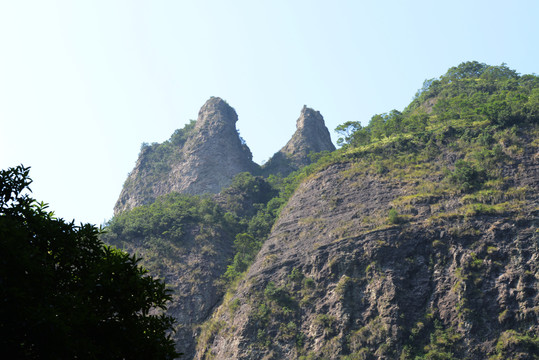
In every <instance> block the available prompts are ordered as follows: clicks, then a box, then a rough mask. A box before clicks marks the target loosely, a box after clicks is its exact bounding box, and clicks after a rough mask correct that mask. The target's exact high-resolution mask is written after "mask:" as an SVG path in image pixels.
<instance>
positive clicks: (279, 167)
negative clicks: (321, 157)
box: [264, 105, 335, 176]
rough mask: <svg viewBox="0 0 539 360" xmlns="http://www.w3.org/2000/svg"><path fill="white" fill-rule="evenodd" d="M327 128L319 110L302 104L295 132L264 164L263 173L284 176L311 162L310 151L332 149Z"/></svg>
mask: <svg viewBox="0 0 539 360" xmlns="http://www.w3.org/2000/svg"><path fill="white" fill-rule="evenodd" d="M333 150H335V145H333V143H332V142H331V136H330V134H329V130H328V129H327V127H326V124H325V122H324V118H323V117H322V115H321V114H320V112H319V111H316V110H313V109H311V108H309V107H307V106H306V105H304V106H303V109H302V110H301V114H300V116H299V118H298V120H297V121H296V132H295V133H294V135H292V138H291V139H290V140H289V141H288V143H286V145H285V146H284V147H283V148H282V149H281V150H279V151H278V152H277V153H275V155H273V157H272V158H271V159H270V160H269V161H268V162H267V163H266V164H265V165H264V173H265V174H267V175H269V174H281V175H283V176H286V175H288V174H290V173H291V172H293V171H296V170H298V169H299V168H301V167H303V166H306V165H309V164H310V163H311V157H310V154H311V153H319V152H322V151H333Z"/></svg>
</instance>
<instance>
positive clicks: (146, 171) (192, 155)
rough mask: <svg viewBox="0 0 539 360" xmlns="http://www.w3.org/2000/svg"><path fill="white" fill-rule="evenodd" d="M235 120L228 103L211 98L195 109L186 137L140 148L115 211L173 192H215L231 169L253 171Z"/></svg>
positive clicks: (231, 175) (225, 183) (233, 172)
mask: <svg viewBox="0 0 539 360" xmlns="http://www.w3.org/2000/svg"><path fill="white" fill-rule="evenodd" d="M237 121H238V115H237V114H236V111H235V110H234V109H233V108H232V107H231V106H230V105H228V104H227V103H226V102H225V101H224V100H222V99H220V98H218V97H212V98H210V99H209V100H208V101H207V102H206V103H205V104H204V106H202V108H201V109H200V112H199V114H198V119H197V121H196V124H195V126H194V129H192V130H190V131H189V133H188V134H187V135H188V136H187V139H186V141H185V142H180V143H179V144H174V143H173V142H170V141H169V142H168V143H166V144H154V145H152V146H147V147H145V148H144V147H143V149H142V150H141V152H140V155H139V159H138V161H137V163H136V165H135V168H134V170H133V171H132V172H131V173H130V174H129V176H128V178H127V180H126V182H125V184H124V188H123V189H122V192H121V194H120V198H119V199H118V201H117V203H116V206H115V207H114V213H115V214H117V213H119V212H121V211H125V210H129V209H132V208H134V207H136V206H139V205H143V204H148V203H151V202H153V201H154V200H155V199H156V198H157V197H158V196H160V195H165V194H168V193H170V192H173V191H177V192H180V193H186V194H192V195H199V194H216V193H218V192H219V191H221V189H222V188H223V187H226V186H228V185H230V183H231V181H232V179H233V178H234V176H235V175H236V174H238V173H240V172H244V171H248V172H253V171H256V169H257V168H258V165H256V164H255V163H254V162H253V161H252V154H251V151H250V150H249V148H248V147H247V145H245V143H244V142H243V141H242V139H241V138H240V136H239V134H238V132H237V130H236V122H237ZM164 145H167V147H165V146H164Z"/></svg>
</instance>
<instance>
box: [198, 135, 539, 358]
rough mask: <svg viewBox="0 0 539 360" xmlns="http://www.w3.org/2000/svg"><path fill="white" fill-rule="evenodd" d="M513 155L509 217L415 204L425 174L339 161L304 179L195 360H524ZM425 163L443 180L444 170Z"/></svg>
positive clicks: (528, 322)
mask: <svg viewBox="0 0 539 360" xmlns="http://www.w3.org/2000/svg"><path fill="white" fill-rule="evenodd" d="M528 141H531V140H530V139H528ZM523 149H524V153H523V154H511V153H510V151H509V150H507V153H506V156H507V158H506V160H505V161H504V162H503V163H499V164H498V165H497V166H498V167H499V169H500V171H501V173H500V174H499V175H500V178H501V179H504V182H505V184H506V185H505V186H506V187H505V189H506V191H507V193H505V195H504V196H505V200H506V201H507V204H510V203H511V204H515V207H513V205H504V206H506V208H504V210H502V211H500V210H493V209H489V210H487V209H486V208H483V207H481V206H479V205H474V206H470V201H471V200H470V196H469V195H466V194H462V193H461V194H459V193H451V192H449V190H447V191H446V190H444V191H439V192H438V191H435V192H431V193H430V194H425V193H423V190H422V188H418V186H417V185H418V184H419V183H421V186H424V185H425V184H430V185H429V186H442V185H435V184H443V183H444V181H445V180H444V178H445V177H446V175H444V172H443V171H439V170H437V169H439V168H438V167H435V168H430V166H431V165H432V164H431V165H429V162H427V161H423V162H421V161H420V162H419V163H416V164H415V165H414V166H415V167H416V168H429V171H427V172H426V173H423V172H422V173H420V174H419V175H418V174H417V173H416V172H415V171H416V170H412V169H407V170H402V169H399V171H397V172H392V170H387V169H386V170H385V171H373V168H372V167H369V166H368V162H370V160H366V161H363V160H360V161H358V160H355V159H354V156H348V157H345V158H343V160H342V161H340V162H337V163H334V164H333V165H330V166H329V167H327V168H325V169H324V170H322V171H320V172H318V173H316V174H315V175H314V176H311V177H310V178H308V180H307V181H305V182H303V183H302V184H301V185H300V187H299V188H298V189H297V190H296V192H295V193H294V195H293V196H292V198H291V199H290V200H289V202H288V204H287V206H286V207H285V208H284V209H283V211H282V212H281V215H280V217H279V219H278V220H277V223H276V224H275V226H274V228H273V231H272V233H271V235H270V237H269V239H268V240H267V241H266V242H265V243H264V245H263V247H262V250H261V251H260V252H259V254H258V256H257V258H256V260H255V262H254V264H253V265H252V266H251V268H250V270H249V271H248V273H247V274H246V276H245V279H244V280H243V281H242V282H241V283H240V284H239V285H238V287H237V288H236V289H234V291H233V292H232V294H233V295H232V296H230V297H229V298H228V299H227V301H225V302H224V303H223V304H222V305H221V306H220V307H219V308H218V309H217V310H216V311H215V313H214V315H213V317H212V319H211V320H210V321H209V322H208V325H207V328H208V329H212V330H211V331H206V332H205V333H203V334H202V336H201V339H202V340H203V341H200V342H199V345H198V353H197V359H210V358H211V359H213V358H215V359H296V358H302V356H303V358H304V359H397V358H403V359H413V358H414V357H415V356H416V355H423V356H426V357H425V358H447V359H453V358H454V359H486V358H488V357H489V356H494V354H495V353H496V351H498V354H505V356H509V357H510V358H518V359H533V358H535V357H533V356H536V355H533V356H532V355H531V354H532V353H533V352H535V351H537V350H538V349H539V348H538V347H537V345H538V344H537V340H533V339H534V338H533V336H537V334H538V333H539V325H538V324H539V321H538V320H539V319H538V317H539V311H538V306H539V275H538V274H539V252H538V247H537V246H538V245H537V244H538V242H537V241H538V233H537V226H538V224H539V221H538V215H539V213H538V210H537V206H538V204H539V198H538V196H537V194H538V193H539V192H538V190H539V162H538V160H539V153H537V147H536V146H531V145H530V142H528V143H527V145H525V146H524V147H523ZM346 158H348V159H346ZM437 160H438V165H437V166H439V167H444V166H447V167H449V168H452V167H453V166H454V165H455V162H456V156H455V153H453V152H451V151H444V152H443V153H441V154H440V155H439V156H438V157H437ZM404 169H406V168H404ZM402 171H406V172H405V174H407V176H403V175H402ZM399 172H400V174H401V175H400V176H396V174H397V173H399ZM417 176H419V177H417ZM419 179H421V181H419ZM442 188H443V186H442ZM449 188H450V186H449V185H448V187H447V189H449ZM510 189H513V190H510ZM517 192H518V193H520V195H515V196H516V197H512V196H513V195H509V193H512V194H516V193H517ZM483 206H484V205H483ZM392 210H395V212H394V213H393V214H394V216H393V215H391V214H392V212H391V211H392ZM526 334H529V335H526ZM533 334H535V335H533ZM535 339H536V338H535ZM429 356H430V357H429ZM436 356H438V357H436ZM443 356H445V357H443ZM500 356H502V357H492V358H493V359H494V358H496V359H498V358H500V359H501V358H504V357H503V356H504V355H500ZM422 358H423V357H422Z"/></svg>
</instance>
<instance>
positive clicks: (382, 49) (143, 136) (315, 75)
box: [0, 0, 539, 225]
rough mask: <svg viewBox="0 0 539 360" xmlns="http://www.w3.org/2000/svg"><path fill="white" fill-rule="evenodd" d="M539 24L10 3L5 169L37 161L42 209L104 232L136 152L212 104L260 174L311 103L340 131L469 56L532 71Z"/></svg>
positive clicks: (362, 5) (283, 10)
mask: <svg viewBox="0 0 539 360" xmlns="http://www.w3.org/2000/svg"><path fill="white" fill-rule="evenodd" d="M538 19H539V1H537V0H529V1H519V0H515V1H507V0H505V1H498V0H489V1H484V0H466V1H461V0H457V1H455V0H452V1H433V0H429V1H413V0H409V1H404V0H401V1H398V0H394V1H388V0H386V1H384V0H376V1H375V0H372V1H361V0H356V1H339V0H332V1H329V0H328V1H315V0H310V1H299V0H271V1H269V0H267V1H255V0H246V1H234V0H227V1H223V0H214V1H210V0H198V1H194V0H193V1H187V0H186V1H181V0H175V1H172V0H170V1H164V0H162V1H160V0H152V1H149V0H147V1H141V0H126V1H120V0H91V1H90V0H89V1H83V0H81V1H73V0H65V1H54V0H36V1H30V0H25V1H22V0H18V1H14V0H0V168H2V169H5V168H7V167H10V166H15V165H18V164H21V163H22V164H24V165H25V166H31V167H32V170H31V177H32V178H33V180H34V183H33V185H32V190H33V196H34V197H35V198H36V199H38V200H40V201H45V202H48V203H49V204H50V208H51V210H54V211H55V212H56V213H57V215H58V216H60V217H63V218H65V219H67V220H72V219H75V220H76V222H77V223H78V222H91V223H94V224H98V225H99V224H102V223H103V222H104V221H105V220H108V219H110V217H111V216H112V208H113V206H114V203H115V202H116V199H117V198H118V195H119V193H120V190H121V187H122V184H123V182H124V180H125V179H126V177H127V174H128V172H129V171H131V170H132V168H133V167H134V165H135V161H136V159H137V156H138V152H139V149H140V145H141V143H142V142H149V143H151V142H162V141H164V140H166V139H168V138H169V137H170V135H171V134H172V132H173V131H174V130H175V129H178V128H181V127H183V125H184V124H185V123H187V122H188V121H189V120H190V119H196V117H197V114H198V110H199V109H200V107H201V106H202V105H203V104H204V102H205V101H206V100H207V99H208V98H209V97H210V96H219V97H222V98H223V99H225V100H226V101H227V102H228V103H229V104H230V105H231V106H233V107H234V108H235V109H236V112H237V113H238V116H239V121H238V123H237V128H238V129H239V131H240V133H241V135H242V137H243V138H244V139H245V140H246V141H247V144H248V146H249V147H250V148H251V151H252V152H253V155H254V160H255V161H256V162H258V163H262V162H264V161H266V160H267V159H268V158H269V157H270V156H271V155H272V154H273V153H274V152H276V151H277V150H279V149H280V148H281V147H282V146H283V145H284V144H285V143H286V142H287V141H288V139H289V138H290V137H291V136H292V134H293V132H294V131H295V123H296V119H297V118H298V116H299V114H300V111H301V108H302V107H303V105H304V104H305V105H307V106H309V107H312V108H314V109H316V110H319V111H320V112H321V113H322V115H323V116H324V118H325V121H326V125H327V126H328V128H329V129H330V131H331V132H333V129H334V128H335V127H336V126H337V125H339V124H341V123H343V122H345V121H348V120H355V121H361V122H362V123H363V124H367V123H368V121H369V119H370V118H371V117H372V116H373V115H374V114H378V113H384V112H388V111H390V110H392V109H397V110H402V109H403V108H404V107H405V106H406V105H407V104H408V103H409V102H410V100H411V99H412V98H413V96H414V94H415V92H416V91H417V89H419V88H420V87H421V86H422V83H423V81H424V80H425V79H428V78H433V77H438V76H440V75H442V74H443V73H445V72H446V71H447V69H448V68H449V67H451V66H456V65H458V64H459V63H461V62H463V61H469V60H477V61H479V62H484V63H487V64H491V65H500V64H501V63H502V62H505V63H507V65H508V66H509V67H510V68H512V69H515V70H516V71H517V72H519V73H521V74H529V73H538V72H539V43H538V42H539V21H538ZM334 140H336V137H335V136H334Z"/></svg>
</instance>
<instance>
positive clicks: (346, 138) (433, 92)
mask: <svg viewBox="0 0 539 360" xmlns="http://www.w3.org/2000/svg"><path fill="white" fill-rule="evenodd" d="M455 120H462V121H466V122H470V123H471V122H480V121H484V122H485V123H486V125H487V126H488V127H489V128H490V130H496V129H503V128H508V127H511V126H514V125H519V124H524V123H532V122H537V121H539V77H537V76H535V75H523V76H521V75H519V74H518V73H517V72H516V71H514V70H512V69H509V68H508V67H507V66H506V65H505V64H502V65H500V66H489V65H486V64H482V63H478V62H477V61H472V62H465V63H462V64H460V65H459V66H456V67H452V68H450V69H449V70H448V71H447V73H446V74H444V75H443V76H441V77H440V78H439V79H429V80H425V82H424V83H423V87H422V88H421V89H420V90H419V91H418V92H417V94H416V97H415V98H414V100H413V101H412V103H411V104H410V105H409V106H408V107H407V108H406V109H405V110H404V111H403V112H402V113H401V112H399V111H397V110H392V111H391V112H389V113H385V114H378V115H374V116H373V117H372V118H371V120H370V122H369V124H368V125H367V126H362V125H361V124H360V123H359V122H357V121H348V122H346V123H344V124H342V125H340V126H338V127H337V128H336V131H337V132H338V133H339V134H341V138H340V139H339V140H338V143H339V144H340V145H345V146H352V147H359V146H364V145H368V144H371V143H374V142H377V141H381V140H383V139H384V138H389V137H391V136H394V135H402V134H420V133H422V132H425V131H429V130H430V129H432V128H434V127H435V126H436V125H437V124H445V123H447V122H449V121H455Z"/></svg>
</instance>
